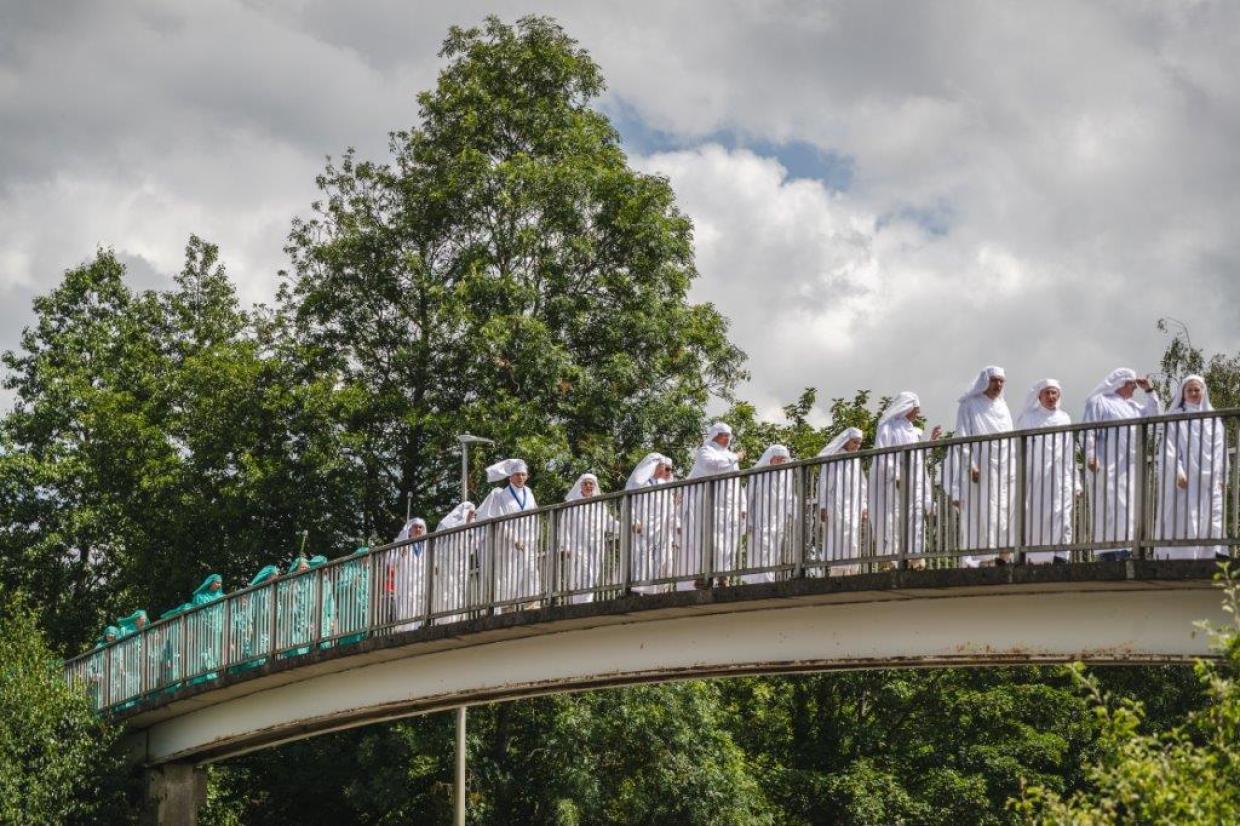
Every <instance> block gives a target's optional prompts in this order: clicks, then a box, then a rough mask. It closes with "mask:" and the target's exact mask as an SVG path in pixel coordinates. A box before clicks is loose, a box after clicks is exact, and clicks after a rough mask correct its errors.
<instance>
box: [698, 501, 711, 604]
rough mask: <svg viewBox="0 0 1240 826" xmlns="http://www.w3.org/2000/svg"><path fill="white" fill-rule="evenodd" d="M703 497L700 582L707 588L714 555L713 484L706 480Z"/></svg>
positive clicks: (709, 584) (709, 583)
mask: <svg viewBox="0 0 1240 826" xmlns="http://www.w3.org/2000/svg"><path fill="white" fill-rule="evenodd" d="M703 487H704V488H705V495H704V496H703V497H702V505H703V507H702V518H701V519H700V520H698V521H699V522H700V523H701V526H702V536H701V551H702V581H703V582H704V583H705V586H706V587H707V588H710V587H711V585H712V584H713V583H712V582H711V580H712V579H713V578H714V561H715V560H714V554H715V484H714V482H713V481H711V480H709V479H708V480H706V481H705V483H704V484H703Z"/></svg>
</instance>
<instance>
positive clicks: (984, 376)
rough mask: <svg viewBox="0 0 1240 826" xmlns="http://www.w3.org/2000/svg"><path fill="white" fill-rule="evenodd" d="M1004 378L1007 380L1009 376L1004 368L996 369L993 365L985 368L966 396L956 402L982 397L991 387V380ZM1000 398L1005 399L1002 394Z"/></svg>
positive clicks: (966, 392)
mask: <svg viewBox="0 0 1240 826" xmlns="http://www.w3.org/2000/svg"><path fill="white" fill-rule="evenodd" d="M1003 378H1007V374H1005V373H1004V372H1003V368H1002V367H996V366H995V365H993V364H992V365H990V366H989V367H983V368H982V372H980V373H978V374H977V378H976V379H974V380H973V386H972V387H970V388H969V389H968V390H967V391H965V394H964V395H963V396H961V397H960V398H959V399H957V400H956V401H961V402H962V401H964V400H965V399H969V398H972V397H973V396H980V395H982V394H983V393H985V392H986V388H987V387H989V386H990V380H991V379H1003ZM999 398H1003V393H1002V392H1000V393H999Z"/></svg>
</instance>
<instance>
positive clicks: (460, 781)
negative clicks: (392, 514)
mask: <svg viewBox="0 0 1240 826" xmlns="http://www.w3.org/2000/svg"><path fill="white" fill-rule="evenodd" d="M456 440H457V441H458V442H460V443H461V501H462V502H466V501H468V500H469V446H470V445H493V444H495V442H494V441H493V440H491V439H484V438H482V437H481V436H475V435H473V434H472V433H462V434H461V435H459V436H457V437H456ZM456 826H465V706H460V707H458V708H457V710H456Z"/></svg>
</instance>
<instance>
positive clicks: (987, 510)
mask: <svg viewBox="0 0 1240 826" xmlns="http://www.w3.org/2000/svg"><path fill="white" fill-rule="evenodd" d="M1006 381H1007V377H1006V375H1005V374H1004V372H1003V368H1002V367H996V366H994V365H991V366H989V367H984V368H983V369H982V371H981V372H980V373H978V375H977V378H976V379H975V380H974V381H973V385H972V386H971V387H970V388H969V389H968V390H967V391H966V392H965V394H964V395H963V396H961V397H960V399H959V400H958V401H959V403H960V404H959V407H958V408H957V411H956V431H955V433H953V434H952V435H953V436H954V437H968V436H989V435H993V434H996V433H1010V432H1012V414H1011V412H1010V411H1009V410H1008V406H1007V401H1006V400H1005V399H1004V398H1003V387H1004V384H1005V383H1006ZM1014 458H1015V457H1014V456H1013V454H1012V442H1011V440H1010V439H1000V440H991V441H984V442H973V443H971V444H963V445H957V446H955V447H953V448H952V450H951V451H950V453H949V454H948V457H947V462H946V465H945V467H944V477H945V478H944V486H945V487H946V488H947V490H948V491H949V493H950V494H951V498H952V503H953V504H954V505H956V507H957V508H958V509H959V513H960V547H961V549H964V550H976V549H986V550H990V549H992V548H993V549H994V550H997V551H1002V552H1003V553H1000V554H998V555H996V554H976V555H969V556H964V557H963V558H962V559H961V561H962V562H963V564H964V566H965V567H966V568H977V567H980V566H982V565H988V564H1005V563H1007V562H1008V561H1009V559H1010V554H1009V553H1007V552H1008V551H1009V550H1010V549H1011V548H1012V546H1013V545H1014V544H1015V541H1014V538H1013V536H1012V535H1011V527H1012V526H1011V519H1010V517H1011V514H1012V504H1013V496H1014V495H1015V492H1016V463H1015V461H1014Z"/></svg>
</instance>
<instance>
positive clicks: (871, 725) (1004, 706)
mask: <svg viewBox="0 0 1240 826" xmlns="http://www.w3.org/2000/svg"><path fill="white" fill-rule="evenodd" d="M723 685H724V687H723V691H724V693H725V696H726V697H728V698H729V707H730V709H731V710H732V712H733V713H734V714H735V715H736V718H735V720H734V722H733V723H732V728H733V730H734V731H735V732H736V733H737V735H736V736H737V737H738V740H739V742H740V744H741V746H742V748H744V749H745V750H746V752H747V753H749V755H750V756H751V760H752V761H753V763H754V765H755V771H756V773H757V775H758V777H759V779H760V781H761V784H762V788H763V789H764V790H765V791H766V794H767V795H768V797H769V798H770V799H771V800H772V802H773V803H775V804H776V805H777V808H778V811H779V812H780V813H781V818H782V819H781V820H780V822H781V823H787V824H816V823H848V824H886V823H918V824H921V823H943V824H948V823H961V822H967V823H1006V822H1011V819H1012V818H1011V815H1010V814H1009V813H1008V812H1007V811H1006V809H1005V805H1006V801H1007V800H1008V798H1009V797H1010V796H1012V795H1014V794H1017V793H1018V792H1019V789H1020V787H1021V785H1022V784H1023V783H1027V782H1034V781H1035V780H1036V781H1037V782H1042V783H1045V784H1047V785H1049V786H1053V787H1055V788H1067V787H1070V786H1071V784H1072V783H1074V782H1075V779H1076V771H1075V767H1076V765H1077V764H1078V762H1079V759H1080V756H1081V754H1082V752H1083V751H1084V750H1085V749H1087V748H1088V746H1089V743H1090V741H1091V739H1092V736H1093V731H1092V720H1091V718H1090V716H1089V715H1088V708H1087V704H1086V703H1085V701H1084V699H1083V698H1080V697H1079V696H1076V695H1075V693H1074V692H1073V690H1072V685H1071V683H1070V681H1069V680H1068V678H1067V676H1066V675H1065V674H1063V672H1062V670H1061V669H1035V668H1017V669H984V670H983V669H944V670H941V671H934V672H918V671H868V672H860V673H856V674H823V675H813V676H803V677H789V678H781V679H775V678H761V679H743V680H734V681H729V682H727V683H724V684H723Z"/></svg>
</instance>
